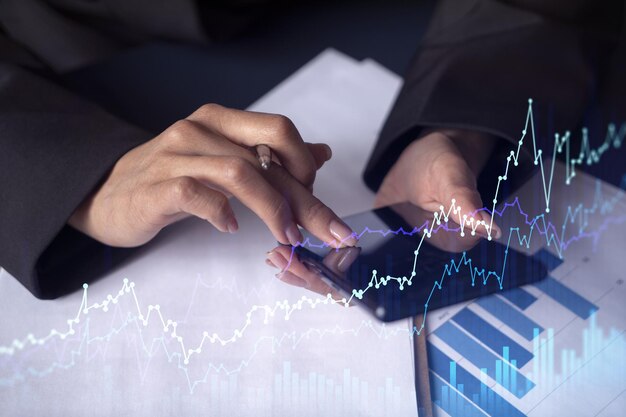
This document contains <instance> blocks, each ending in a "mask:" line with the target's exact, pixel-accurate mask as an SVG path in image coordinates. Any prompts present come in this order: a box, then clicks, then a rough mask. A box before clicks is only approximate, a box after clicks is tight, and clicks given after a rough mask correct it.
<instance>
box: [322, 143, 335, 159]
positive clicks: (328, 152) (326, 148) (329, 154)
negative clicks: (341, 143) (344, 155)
mask: <svg viewBox="0 0 626 417" xmlns="http://www.w3.org/2000/svg"><path fill="white" fill-rule="evenodd" d="M323 145H324V151H325V152H326V160H327V161H328V160H329V159H330V158H332V157H333V150H332V149H330V146H328V145H326V144H325V143H324V144H323Z"/></svg>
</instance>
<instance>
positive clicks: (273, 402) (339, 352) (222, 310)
mask: <svg viewBox="0 0 626 417" xmlns="http://www.w3.org/2000/svg"><path fill="white" fill-rule="evenodd" d="M399 85H400V79H399V77H398V76H396V75H394V74H391V73H390V72H389V71H387V70H385V69H384V68H382V67H380V66H379V65H378V64H376V63H375V62H372V61H365V62H362V63H359V62H356V61H354V60H352V59H351V58H349V57H347V56H345V55H342V54H340V53H338V52H337V51H333V50H327V51H325V52H324V53H322V54H321V55H320V56H318V57H317V58H315V59H314V60H313V61H312V62H310V63H309V64H308V65H306V66H305V67H303V68H302V69H301V70H299V71H298V72H297V73H296V74H294V75H293V76H292V77H290V78H289V79H287V80H286V81H285V82H284V83H282V84H281V85H280V86H278V87H277V88H276V89H274V90H273V91H271V92H270V93H268V94H267V96H265V97H263V98H262V99H261V100H259V101H258V102H257V103H255V104H254V105H253V106H252V109H253V110H259V111H266V112H277V113H282V114H286V115H288V116H289V117H291V118H292V120H293V121H294V122H295V124H296V126H297V127H298V128H299V129H300V132H301V133H302V136H303V137H304V138H305V139H306V140H310V141H323V142H326V143H329V144H330V145H331V146H332V148H333V152H334V157H333V159H332V161H330V162H329V163H328V164H327V166H325V167H324V169H323V170H322V172H321V173H320V174H319V176H318V180H317V182H316V188H315V189H316V194H317V195H318V196H319V197H320V198H321V199H322V200H323V201H325V202H326V203H327V204H328V205H330V206H331V207H333V208H334V209H335V210H336V212H337V213H338V214H340V215H345V214H350V213H353V212H357V211H362V210H365V209H368V208H369V207H370V206H371V203H372V201H373V195H372V193H371V192H370V191H368V190H367V189H366V187H365V186H364V185H363V183H362V180H361V178H360V177H361V172H362V170H363V168H364V165H365V161H366V158H367V156H368V153H369V152H370V150H371V149H372V146H373V144H374V141H375V138H376V135H377V132H378V130H379V129H380V126H381V124H382V122H383V120H384V118H385V115H386V112H387V111H388V109H389V107H390V105H391V103H392V101H393V98H394V96H395V94H396V93H397V91H398V88H399ZM234 210H235V212H236V215H237V218H238V220H239V223H240V231H239V232H238V233H237V234H235V235H232V236H231V235H224V234H220V233H218V232H216V231H214V230H213V229H212V228H211V227H210V226H209V225H208V224H207V223H205V222H202V221H198V220H193V219H192V220H189V221H184V222H182V223H180V224H178V225H175V226H173V227H170V228H168V229H167V230H165V231H164V232H163V233H162V234H161V235H160V236H159V237H157V238H156V239H155V241H154V242H153V243H151V244H150V245H148V246H147V247H146V248H145V249H143V250H142V253H141V255H140V256H138V258H137V259H135V260H133V261H132V262H129V263H128V264H126V265H125V266H123V267H121V268H119V269H118V270H116V271H114V272H112V273H110V274H109V275H108V276H107V277H105V278H103V279H101V280H98V281H96V282H94V283H93V284H92V285H91V286H90V287H89V288H88V290H87V292H86V297H87V299H86V300H84V299H83V293H75V294H72V295H69V296H67V297H63V298H61V299H58V300H54V301H40V300H36V299H35V298H34V297H32V296H31V295H30V294H29V293H28V292H27V291H26V290H25V289H23V288H22V287H21V286H20V285H19V284H18V283H17V282H16V281H15V280H14V279H13V278H12V277H10V276H9V275H8V274H7V273H6V272H5V271H2V272H1V273H0V299H1V300H2V304H1V307H0V311H1V312H2V320H1V321H0V404H1V406H0V415H7V416H8V415H10V416H17V415H47V416H57V415H58V416H70V415H85V414H88V415H146V416H148V415H149V416H159V415H226V414H228V415H232V416H247V415H250V416H252V415H253V416H263V415H299V416H307V415H325V416H346V415H371V416H384V415H388V416H404V415H407V416H408V415H415V414H416V400H415V391H414V383H413V381H414V372H413V362H412V361H413V358H412V348H411V343H412V342H411V339H410V337H409V334H410V332H409V325H408V322H406V321H403V322H400V323H397V324H394V325H388V326H384V325H381V324H380V323H378V322H376V321H375V320H373V319H372V318H370V316H369V315H367V314H366V313H365V312H363V311H362V310H360V309H359V308H343V307H339V306H337V305H331V304H328V303H327V300H325V299H324V297H322V296H318V295H316V294H312V293H310V292H308V291H306V290H303V289H299V288H293V287H289V286H287V285H286V284H284V283H282V282H280V281H278V280H276V279H275V278H274V277H273V275H274V273H275V271H273V270H270V268H269V267H267V266H266V265H265V263H264V259H265V252H266V251H267V250H269V249H271V248H272V247H273V246H274V243H275V242H274V239H273V238H272V236H271V235H270V234H269V232H268V231H267V230H266V228H265V227H264V225H263V224H262V223H261V222H260V221H259V220H258V219H256V218H255V217H254V216H253V215H252V214H251V213H250V212H249V211H248V210H247V209H245V208H244V207H242V206H240V205H237V204H235V207H234ZM124 279H127V280H128V282H127V283H125V281H123V280H124ZM131 283H132V284H131ZM131 285H133V287H131ZM105 304H106V308H105ZM313 306H314V307H313ZM87 307H88V308H87ZM85 310H87V311H85ZM270 312H271V313H272V314H270ZM73 320H76V321H73ZM144 320H145V325H144ZM174 323H175V324H174ZM212 340H213V342H212ZM222 342H223V343H222Z"/></svg>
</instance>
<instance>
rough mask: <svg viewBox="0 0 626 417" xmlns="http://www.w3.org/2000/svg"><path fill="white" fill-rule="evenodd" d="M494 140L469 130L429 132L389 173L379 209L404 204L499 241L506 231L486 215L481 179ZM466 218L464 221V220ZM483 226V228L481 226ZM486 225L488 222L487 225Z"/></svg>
mask: <svg viewBox="0 0 626 417" xmlns="http://www.w3.org/2000/svg"><path fill="white" fill-rule="evenodd" d="M494 143H495V138H494V137H492V136H490V135H486V134H482V133H478V132H472V131H465V130H452V129H441V130H430V131H428V132H426V133H425V134H424V135H423V136H422V137H421V138H419V139H417V140H415V141H414V142H413V143H412V144H411V145H409V146H408V147H407V148H406V149H405V150H404V152H402V154H401V155H400V157H399V158H398V161H397V162H396V163H395V164H394V166H393V167H392V168H391V170H389V172H388V173H387V176H386V177H385V179H384V180H383V183H382V185H381V187H380V189H379V190H378V193H377V194H376V200H375V203H374V204H375V206H377V207H381V206H386V205H390V204H394V203H399V202H403V201H409V202H411V203H413V204H415V205H416V206H418V207H420V208H422V209H424V210H428V211H431V212H437V211H440V210H441V207H443V208H444V211H446V212H447V211H448V210H449V208H450V206H451V205H452V201H453V200H454V204H455V207H456V208H460V210H458V212H457V213H451V217H450V219H451V220H452V221H454V222H455V223H458V224H463V225H464V226H465V229H469V230H472V229H475V233H476V235H480V236H482V237H488V236H489V234H490V233H491V236H492V237H494V238H496V239H497V238H499V237H500V235H501V231H500V229H499V228H498V226H496V225H495V223H494V224H493V230H491V229H490V225H491V216H489V214H488V213H487V212H486V211H484V210H482V211H479V209H481V208H482V207H483V203H482V201H481V198H480V194H479V193H478V190H477V189H476V178H477V176H478V174H479V172H480V170H481V169H482V168H483V166H484V164H485V162H486V161H487V158H488V157H489V155H490V154H491V151H492V150H493V147H494ZM465 215H467V216H468V217H467V218H466V220H465V221H463V216H465ZM478 222H481V223H480V224H477V223H478ZM482 222H485V223H484V224H482Z"/></svg>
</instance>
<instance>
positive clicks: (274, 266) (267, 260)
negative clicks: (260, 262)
mask: <svg viewBox="0 0 626 417" xmlns="http://www.w3.org/2000/svg"><path fill="white" fill-rule="evenodd" d="M265 264H266V265H268V266H271V267H272V268H278V267H277V266H276V265H274V264H273V263H272V261H270V260H269V259H266V260H265Z"/></svg>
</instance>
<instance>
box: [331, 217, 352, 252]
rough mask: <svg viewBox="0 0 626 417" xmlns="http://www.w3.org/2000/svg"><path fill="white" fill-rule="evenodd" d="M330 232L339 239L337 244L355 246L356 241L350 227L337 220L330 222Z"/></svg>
mask: <svg viewBox="0 0 626 417" xmlns="http://www.w3.org/2000/svg"><path fill="white" fill-rule="evenodd" d="M330 234H331V235H333V237H334V238H335V239H337V240H338V241H339V242H338V243H339V244H343V245H346V246H355V245H356V243H357V239H356V237H355V236H354V232H353V231H352V229H350V228H349V227H348V226H346V225H345V224H343V223H341V222H339V221H337V220H332V221H331V222H330Z"/></svg>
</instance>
